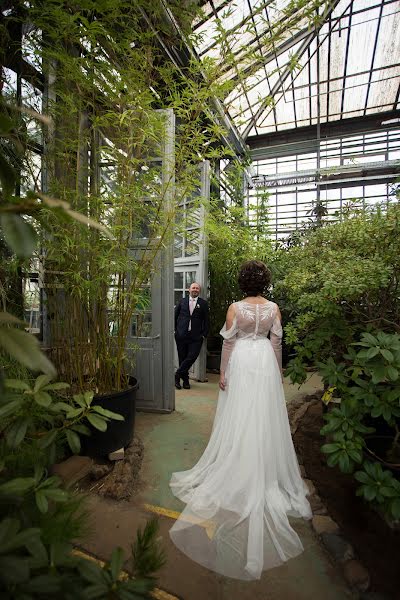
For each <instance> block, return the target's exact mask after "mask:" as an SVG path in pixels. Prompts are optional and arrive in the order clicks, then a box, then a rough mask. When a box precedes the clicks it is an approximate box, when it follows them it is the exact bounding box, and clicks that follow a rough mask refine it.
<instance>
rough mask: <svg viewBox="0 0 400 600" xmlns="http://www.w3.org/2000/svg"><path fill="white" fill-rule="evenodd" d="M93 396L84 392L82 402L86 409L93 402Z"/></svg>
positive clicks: (91, 393)
mask: <svg viewBox="0 0 400 600" xmlns="http://www.w3.org/2000/svg"><path fill="white" fill-rule="evenodd" d="M93 395H94V394H93V392H85V393H84V394H83V400H84V402H85V404H86V406H88V407H89V406H91V404H92V400H93Z"/></svg>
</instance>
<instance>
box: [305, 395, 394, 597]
mask: <svg viewBox="0 0 400 600" xmlns="http://www.w3.org/2000/svg"><path fill="white" fill-rule="evenodd" d="M322 414H323V413H322V403H321V402H319V403H317V404H310V406H309V408H308V411H307V412H306V414H305V415H304V416H303V417H302V419H301V421H300V423H299V426H298V427H297V431H296V433H295V434H294V437H293V439H294V444H295V446H296V450H297V454H298V457H299V461H300V463H303V464H304V468H305V471H306V473H307V477H308V478H309V479H311V480H312V481H313V483H314V485H315V487H316V488H317V492H318V494H319V496H320V497H321V499H322V501H323V502H324V504H325V506H326V507H327V509H328V513H329V515H330V516H331V517H332V519H333V520H334V521H336V522H337V524H338V525H339V527H340V529H341V530H342V533H343V537H344V538H345V539H346V540H347V541H348V542H349V543H350V544H351V545H352V546H353V548H354V550H355V553H356V555H357V556H358V558H359V559H360V561H361V562H362V563H363V564H364V566H365V567H366V568H367V569H368V571H369V573H370V577H371V588H370V590H371V591H373V592H377V593H381V594H383V595H385V597H387V598H390V599H391V600H400V589H399V557H400V531H399V530H393V529H391V528H390V527H389V526H388V524H387V523H386V522H385V521H384V520H383V518H382V517H381V516H380V515H379V514H378V513H377V512H375V511H374V510H373V509H371V508H370V507H369V506H368V505H367V504H366V503H365V502H364V501H363V500H362V499H361V498H359V497H357V496H356V494H355V492H356V489H357V485H358V484H357V482H356V481H355V480H354V479H353V477H352V476H351V475H346V474H344V473H342V472H341V471H340V470H339V469H337V468H331V467H328V465H327V464H326V461H325V457H324V455H323V454H322V453H321V451H320V447H321V443H322V441H323V438H322V437H321V435H320V433H319V431H320V429H321V427H322V426H323V424H324V423H325V421H324V420H323V418H322Z"/></svg>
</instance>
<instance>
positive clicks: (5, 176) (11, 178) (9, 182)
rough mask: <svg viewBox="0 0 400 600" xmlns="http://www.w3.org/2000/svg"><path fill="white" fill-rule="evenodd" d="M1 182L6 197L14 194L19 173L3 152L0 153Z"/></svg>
mask: <svg viewBox="0 0 400 600" xmlns="http://www.w3.org/2000/svg"><path fill="white" fill-rule="evenodd" d="M0 182H1V187H2V188H3V192H4V196H5V197H6V198H7V197H9V196H12V194H13V193H14V191H15V184H16V182H17V174H16V172H15V170H14V169H13V167H12V166H11V165H10V163H9V162H8V161H7V160H6V159H5V157H4V156H3V154H0Z"/></svg>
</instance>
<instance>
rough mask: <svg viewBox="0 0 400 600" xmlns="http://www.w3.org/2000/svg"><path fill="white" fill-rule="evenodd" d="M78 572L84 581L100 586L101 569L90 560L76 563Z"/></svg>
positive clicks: (101, 580)
mask: <svg viewBox="0 0 400 600" xmlns="http://www.w3.org/2000/svg"><path fill="white" fill-rule="evenodd" d="M78 571H79V572H80V574H81V575H82V577H83V578H84V579H86V581H90V583H95V584H100V583H102V582H103V576H102V568H101V567H100V566H99V565H98V564H96V563H95V562H93V561H91V560H86V559H82V560H80V561H79V563H78Z"/></svg>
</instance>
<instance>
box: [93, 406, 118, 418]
mask: <svg viewBox="0 0 400 600" xmlns="http://www.w3.org/2000/svg"><path fill="white" fill-rule="evenodd" d="M92 410H94V411H95V412H97V413H98V414H99V415H102V416H103V417H107V418H108V419H114V420H115V421H124V420H125V417H123V416H122V415H120V414H119V413H116V412H112V411H111V410H107V409H105V408H103V407H101V406H93V405H92Z"/></svg>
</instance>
